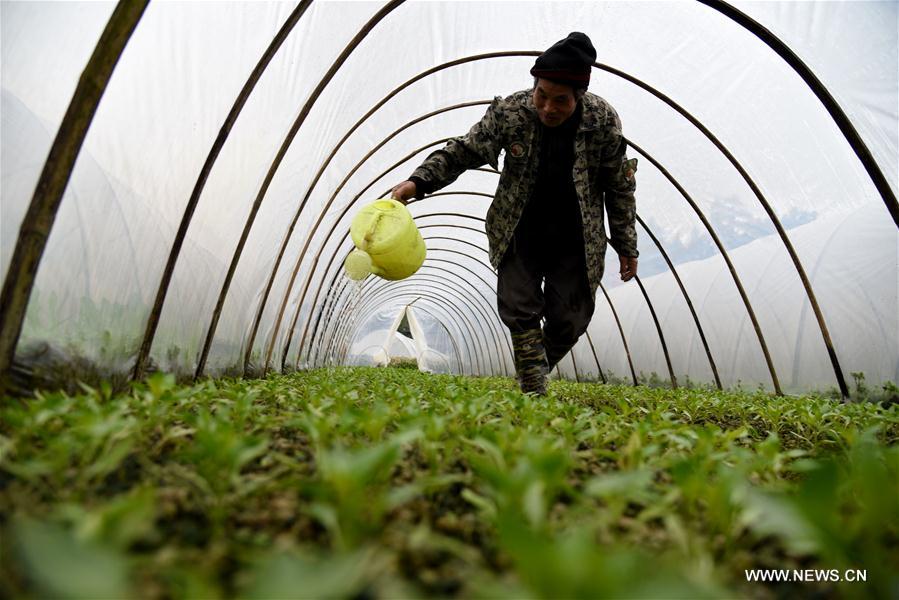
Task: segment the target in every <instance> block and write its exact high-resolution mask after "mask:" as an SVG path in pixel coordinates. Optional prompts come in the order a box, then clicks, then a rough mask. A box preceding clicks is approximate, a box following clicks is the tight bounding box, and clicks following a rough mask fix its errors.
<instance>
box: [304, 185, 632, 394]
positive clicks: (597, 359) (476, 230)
mask: <svg viewBox="0 0 899 600" xmlns="http://www.w3.org/2000/svg"><path fill="white" fill-rule="evenodd" d="M428 197H429V198H430V197H432V196H428ZM435 214H436V215H438V216H441V215H443V214H445V213H435ZM435 214H424V215H419V216H418V217H417V218H424V217H428V216H435ZM458 216H462V217H466V218H469V219H473V220H479V221H481V222H483V221H484V219H482V218H479V217H473V216H471V215H461V214H460V215H458ZM428 227H451V228H452V227H458V228H464V229H468V230H470V231H474V232H476V233H481V234H483V235H486V233H485V232H484V231H483V230H480V229H475V228H473V227H465V226H459V225H453V224H433V225H420V226H419V229H425V228H428ZM427 239H438V238H437V237H436V236H435V237H432V238H427ZM439 239H447V240H451V241H454V242H463V243H466V244H468V245H471V246H474V247H475V248H477V249H479V250H481V251H482V252H486V250H484V248H481V247H480V246H477V245H475V244H471V243H470V242H467V241H466V240H461V239H456V238H439ZM345 240H346V236H344V240H343V241H345ZM436 250H440V249H439V248H437V249H436ZM481 264H483V265H484V266H485V267H486V268H488V269H489V268H490V267H489V265H487V264H486V263H483V262H482V263H481ZM425 266H427V265H425ZM329 268H330V264H329V267H328V268H326V269H325V273H327V271H328V269H329ZM432 268H436V267H432ZM443 270H445V269H443ZM447 272H449V271H447ZM472 274H473V275H475V274H474V273H472ZM335 278H336V273H335V276H334V277H332V279H331V283H330V285H329V290H330V289H332V287H333V285H334V280H335ZM481 281H482V282H484V283H485V284H486V285H487V286H488V287H490V285H489V284H488V283H487V282H486V281H484V280H483V278H481ZM344 288H345V285H344ZM338 293H342V290H341V292H338ZM494 293H495V290H494ZM316 299H317V296H316ZM314 338H315V332H314V331H313V339H314ZM587 339H588V342H589V344H590V347H591V349H592V351H593V358H594V360H595V361H596V367H597V370H598V371H599V374H600V378H601V379H602V381H603V383H605V382H606V378H605V375H604V374H603V372H602V367H601V366H600V364H599V358H598V357H597V356H596V349H595V348H594V347H593V341H592V339H591V338H590V334H589V332H587ZM507 344H508V340H507ZM625 347H626V344H625ZM509 352H510V354H512V350H511V346H510V348H509ZM572 362H574V359H573V358H572ZM575 369H577V365H576V363H575ZM575 376H576V377H578V374H577V372H576V373H575Z"/></svg>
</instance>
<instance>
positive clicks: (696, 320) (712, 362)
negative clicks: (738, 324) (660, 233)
mask: <svg viewBox="0 0 899 600" xmlns="http://www.w3.org/2000/svg"><path fill="white" fill-rule="evenodd" d="M637 222H638V223H640V225H642V226H643V229H644V230H646V233H648V234H649V237H650V238H651V239H652V241H653V242H654V243H655V245H656V247H658V249H659V250H660V251H661V253H662V257H663V258H664V259H665V262H666V263H668V268H669V269H671V274H672V275H674V280H675V281H676V282H677V286H678V287H679V288H680V290H681V293H682V294H683V296H684V299H685V300H686V301H687V306H688V307H689V309H690V314H691V315H692V316H693V322H694V323H696V328H697V329H698V330H699V337H700V339H702V346H703V347H704V348H705V354H706V356H707V357H708V359H709V366H710V367H711V368H712V374H713V375H714V376H715V385H716V386H717V387H718V389H719V390H720V389H723V388H722V387H721V378H720V377H719V376H718V367H717V366H716V365H715V359H713V358H712V352H711V350H709V343H708V342H707V341H706V339H705V332H704V331H703V330H702V326H701V325H700V324H699V317H698V316H697V314H696V310H695V309H694V308H693V302H692V301H691V300H690V296H688V295H687V290H686V288H684V283H683V281H681V278H680V275H678V273H677V270H676V269H675V268H674V264H673V263H672V262H671V259H670V258H668V253H666V252H665V250H664V249H663V248H662V244H661V243H660V242H659V240H658V239H657V238H656V236H655V234H654V233H653V232H652V230H651V229H649V227H648V226H647V225H646V223H644V222H643V219H641V218H640V215H637Z"/></svg>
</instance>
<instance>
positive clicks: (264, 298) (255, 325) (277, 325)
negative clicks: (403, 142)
mask: <svg viewBox="0 0 899 600" xmlns="http://www.w3.org/2000/svg"><path fill="white" fill-rule="evenodd" d="M484 104H489V102H486V101H477V102H464V103H461V104H456V105H454V106H450V107H447V108H442V109H439V110H436V111H431V112H430V113H427V114H425V115H422V116H420V117H418V118H416V119H413V120H411V121H409V122H408V123H406V124H404V125H402V126H401V127H399V128H398V129H396V130H394V131H393V132H392V133H390V135H388V136H387V137H386V138H384V139H383V140H381V141H380V142H379V143H378V144H377V145H375V146H374V147H373V148H371V149H370V150H369V151H368V152H367V153H366V154H365V156H363V157H362V158H361V159H360V160H359V161H358V162H357V163H356V165H355V166H354V167H353V168H352V169H350V170H349V172H348V173H347V174H346V175H345V176H344V178H343V180H342V181H341V182H340V185H338V186H337V188H336V189H335V190H334V192H333V193H332V194H331V197H330V198H329V199H328V203H327V204H326V205H325V206H324V207H323V208H322V209H321V211H320V212H319V215H318V219H317V220H316V222H315V224H314V225H313V226H312V229H311V230H310V231H309V233H308V234H307V235H306V241H305V243H304V244H303V248H302V250H300V254H299V257H298V258H297V261H296V265H295V266H294V269H293V272H292V273H291V275H290V280H289V281H288V283H287V291H286V293H285V294H284V299H283V300H282V301H281V306H280V308H279V309H278V313H277V316H276V317H275V326H274V327H273V328H272V337H271V340H270V341H269V349H268V351H267V352H266V359H265V369H267V368H268V362H269V359H270V358H271V354H272V350H273V349H274V345H275V341H276V339H277V334H278V330H279V329H280V328H281V319H282V318H283V317H284V310H285V309H286V308H287V301H288V299H289V298H290V294H291V292H292V291H293V284H294V281H295V280H296V276H297V272H298V271H299V270H300V264H301V263H302V262H303V258H305V256H306V252H307V251H308V249H309V244H310V243H311V242H312V238H313V237H314V236H315V233H316V232H317V231H318V228H319V226H320V225H321V223H322V221H323V220H324V219H325V216H326V215H327V212H328V209H329V208H330V207H331V204H333V202H334V200H335V199H336V198H337V196H338V195H339V194H340V192H341V190H343V188H344V186H345V185H346V184H347V182H348V181H349V180H350V179H351V178H352V177H353V175H355V174H356V172H357V171H358V170H359V169H360V168H362V165H364V164H365V162H366V161H367V160H368V159H369V158H370V157H371V156H372V155H374V153H375V152H377V151H378V150H380V149H381V148H382V147H384V145H385V144H387V143H388V142H389V141H390V140H392V139H393V138H395V137H396V136H398V135H399V134H400V133H401V132H403V131H404V130H406V129H408V128H410V127H412V126H413V125H415V124H417V123H420V122H422V121H425V120H427V119H430V118H431V117H434V116H436V115H439V114H441V113H445V112H448V111H451V110H456V109H459V108H468V107H471V106H479V105H484ZM321 173H322V170H320V171H319V174H321ZM316 181H317V179H316ZM311 192H312V187H311V186H310V187H309V189H308V191H307V193H306V196H305V197H304V198H303V202H302V203H301V204H300V207H299V209H298V210H297V212H296V214H295V215H294V219H293V221H292V222H291V224H290V227H289V228H288V230H287V234H286V235H285V237H284V240H283V241H282V243H281V249H280V251H279V253H278V257H277V259H276V260H275V264H274V266H273V268H272V273H271V275H270V276H269V281H268V284H267V285H266V290H265V292H264V293H263V296H262V298H261V299H260V303H259V309H258V310H257V311H256V319H255V321H254V322H253V327H252V329H251V331H250V342H249V343H248V345H247V348H248V354H247V356H246V357H245V362H249V349H252V344H253V342H254V341H255V338H256V331H257V330H258V328H259V322H260V321H261V319H262V313H263V311H264V310H265V303H266V302H267V300H268V294H269V291H270V290H271V287H272V284H273V283H274V281H275V275H276V274H277V272H278V267H279V266H280V264H281V257H282V256H283V253H284V251H285V250H286V249H287V244H288V242H289V241H290V237H291V235H292V233H293V228H294V226H295V225H296V222H297V220H298V219H299V218H300V214H301V213H302V211H303V207H304V206H305V204H306V200H308V198H309V196H310V195H311ZM339 220H340V218H338V221H339ZM265 369H264V370H265Z"/></svg>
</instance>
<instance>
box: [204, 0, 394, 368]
mask: <svg viewBox="0 0 899 600" xmlns="http://www.w3.org/2000/svg"><path fill="white" fill-rule="evenodd" d="M403 1H404V0H390V1H389V2H387V4H385V5H384V6H383V7H382V8H381V9H380V10H379V11H378V12H377V13H375V15H374V16H373V17H372V18H371V19H369V21H368V22H367V23H366V24H365V25H363V26H362V28H361V29H360V30H359V32H358V33H356V35H355V36H354V37H353V39H352V40H350V42H349V43H348V44H347V46H346V47H345V48H344V49H343V52H341V53H340V56H338V57H337V60H335V61H334V63H333V64H332V65H331V67H330V68H329V69H328V71H327V73H325V75H324V76H323V77H322V78H321V80H320V81H319V82H318V85H316V86H315V89H314V90H313V91H312V94H311V95H310V96H309V99H308V100H307V101H306V104H304V105H303V108H302V110H300V114H299V115H297V118H296V120H295V121H294V123H293V125H292V126H291V128H290V131H288V133H287V136H286V137H285V138H284V142H283V143H282V144H281V148H280V149H279V150H278V154H277V155H276V156H275V159H274V160H273V161H272V164H271V167H269V170H268V173H267V174H266V176H265V180H264V181H263V183H262V187H260V188H259V193H258V194H257V195H256V200H255V201H254V202H253V206H252V208H251V209H250V214H249V215H248V217H247V222H246V224H245V225H244V228H243V232H242V233H241V236H240V241H239V242H238V243H237V247H236V248H235V249H234V255H233V257H232V258H231V264H230V266H229V267H228V273H227V275H226V276H225V281H224V282H223V284H222V289H221V291H220V292H219V297H218V301H217V302H216V305H215V310H214V311H213V313H212V321H211V322H210V323H209V329H208V331H207V333H206V341H205V342H204V343H203V349H202V350H201V353H200V360H199V362H198V364H197V370H196V373H195V374H194V378H195V379H196V378H199V377H201V376H202V375H203V371H204V369H205V368H206V359H207V358H208V357H209V349H210V347H211V346H212V339H213V338H214V337H215V331H216V329H217V327H218V321H219V317H220V316H221V312H222V308H223V307H224V305H225V297H226V296H227V295H228V290H229V289H230V287H231V280H232V279H233V278H234V272H235V270H236V269H237V263H238V261H239V260H240V256H241V254H242V253H243V248H244V246H245V245H246V243H247V238H248V237H249V235H250V229H251V228H252V227H253V223H254V222H255V221H256V214H257V213H258V212H259V208H260V206H262V201H263V199H265V195H266V193H267V192H268V188H269V185H271V182H272V179H274V177H275V173H276V172H277V170H278V168H279V167H280V166H281V161H282V160H284V156H285V155H286V154H287V150H288V149H289V148H290V146H291V145H292V143H293V140H294V138H295V137H296V135H297V133H298V132H299V130H300V127H301V126H302V125H303V123H304V122H305V120H306V117H307V116H308V115H309V111H311V110H312V107H313V105H314V104H315V102H316V101H317V100H318V97H319V96H320V95H321V93H322V91H324V89H325V87H326V86H327V85H328V83H330V82H331V79H333V77H334V75H335V74H336V73H337V71H338V70H339V69H340V67H341V66H343V63H344V62H346V60H347V58H349V56H350V54H352V52H353V50H355V49H356V47H357V46H358V45H359V44H360V43H361V42H362V40H363V39H365V37H366V36H367V35H368V34H369V33H370V32H371V30H372V29H374V27H375V25H377V24H378V23H379V22H380V21H381V20H382V19H383V18H384V17H386V16H387V15H388V14H390V13H391V12H392V11H393V10H394V9H396V8H397V7H398V6H399V5H400V4H402V3H403Z"/></svg>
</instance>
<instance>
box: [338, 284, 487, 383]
mask: <svg viewBox="0 0 899 600" xmlns="http://www.w3.org/2000/svg"><path fill="white" fill-rule="evenodd" d="M387 291H389V290H385V292H387ZM394 291H395V290H394ZM384 295H385V294H384V293H381V294H376V295H375V296H373V297H371V298H367V299H365V300H363V301H362V302H360V304H359V306H357V310H355V311H354V319H353V321H352V323H348V325H349V327H348V328H347V329H346V331H345V333H344V334H343V335H344V337H345V338H346V339H345V340H344V341H343V342H338V341H337V339H336V338H335V340H334V343H341V344H342V346H341V349H340V350H339V353H340V354H342V355H343V356H345V355H346V353H347V351H348V350H349V342H350V339H349V336H350V334H351V332H352V331H353V329H354V328H355V327H356V325H357V324H359V323H364V322H365V321H364V319H363V318H362V311H363V310H365V311H370V310H371V307H370V305H371V304H372V303H373V302H374V301H376V300H377V301H381V300H382V297H383V296H384ZM401 296H415V297H416V298H421V297H422V295H421V293H420V290H419V291H412V290H410V291H401V292H400V293H399V294H398V295H397V296H396V297H397V298H398V297H401ZM428 299H429V301H431V302H436V300H435V297H432V296H428ZM436 306H437V307H439V308H440V309H441V310H442V311H444V313H445V315H446V317H447V318H449V319H450V321H451V322H452V323H453V325H454V326H455V327H456V329H457V330H458V332H459V334H460V336H459V337H460V338H462V342H463V344H464V347H465V351H466V353H467V354H468V358H469V359H470V360H471V363H470V366H472V367H473V368H472V369H471V373H472V374H476V373H479V368H480V366H479V364H478V363H479V362H480V356H479V355H478V354H477V353H476V352H475V351H473V349H472V348H473V347H472V346H471V345H470V344H469V340H468V338H467V337H466V336H465V334H464V329H465V328H467V325H466V326H465V328H463V327H462V326H461V325H460V323H459V322H456V318H457V317H452V316H451V312H456V313H457V314H458V311H456V310H455V309H454V310H453V311H451V312H447V307H448V306H449V305H448V304H447V306H443V305H440V304H437V305H436ZM369 316H370V314H365V315H364V318H365V319H367V318H368V317H369ZM341 360H343V359H341ZM462 374H464V369H463V370H462Z"/></svg>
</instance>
